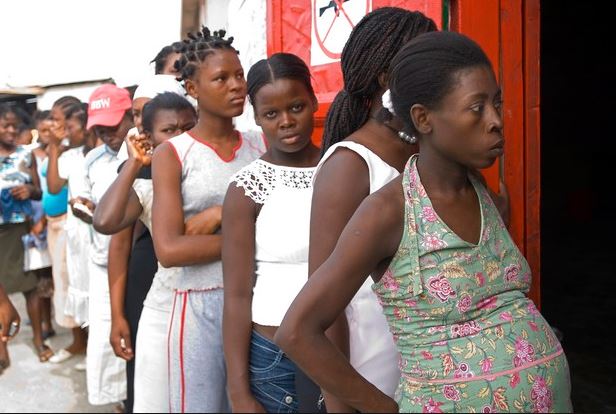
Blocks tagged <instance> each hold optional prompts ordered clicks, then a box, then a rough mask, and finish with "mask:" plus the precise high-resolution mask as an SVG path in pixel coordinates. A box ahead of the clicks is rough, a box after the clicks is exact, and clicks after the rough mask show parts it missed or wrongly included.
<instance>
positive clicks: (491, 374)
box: [373, 156, 572, 413]
mask: <svg viewBox="0 0 616 414" xmlns="http://www.w3.org/2000/svg"><path fill="white" fill-rule="evenodd" d="M416 161H417V156H413V157H411V159H410V160H409V162H408V164H407V166H406V168H405V170H404V178H403V188H404V194H405V200H406V202H405V227H404V234H403V237H402V241H401V243H400V247H399V249H398V252H397V253H396V255H395V257H394V259H393V261H392V263H391V265H390V266H389V269H388V270H387V271H386V272H385V274H384V275H383V277H382V279H381V280H380V281H379V283H376V284H375V285H374V286H373V289H374V291H375V292H376V293H377V295H378V296H379V300H380V301H381V304H382V306H383V311H384V313H385V316H386V317H387V320H388V323H389V326H390V330H391V332H392V334H393V336H394V340H395V342H396V346H397V348H398V351H399V352H400V362H399V363H400V370H401V371H402V377H401V379H400V384H399V386H398V391H397V397H398V404H399V406H400V411H401V412H433V413H440V412H499V411H507V412H512V411H514V412H515V411H517V412H570V411H571V410H572V407H571V401H570V382H569V367H568V364H567V359H566V358H565V355H564V354H563V350H562V348H561V345H560V343H559V342H558V339H556V337H555V335H554V332H553V331H552V329H551V328H550V326H549V325H548V323H547V322H546V321H545V319H543V317H542V316H541V314H540V313H539V312H538V310H537V308H536V307H535V305H534V304H533V302H532V301H531V300H529V299H528V298H527V297H526V295H525V293H526V292H528V289H529V287H530V282H531V274H530V268H529V266H528V263H527V262H526V260H525V259H524V257H523V256H522V253H521V252H520V251H519V250H518V248H517V247H516V245H515V244H514V243H513V240H512V239H511V236H510V235H509V233H508V232H507V229H506V228H505V226H504V224H503V222H502V220H501V218H500V216H499V214H498V211H497V210H496V207H495V206H494V204H493V203H492V200H491V199H490V196H489V194H488V192H487V190H486V189H485V187H484V186H483V185H481V184H480V183H478V182H477V181H476V180H474V179H473V178H472V177H471V178H470V179H471V181H472V183H473V186H474V187H475V191H476V192H477V194H478V197H479V202H480V206H481V221H482V229H481V237H480V240H479V243H478V244H477V245H474V244H471V243H469V242H466V241H464V240H462V239H461V238H460V237H458V236H457V235H456V234H455V233H454V232H452V231H451V230H450V229H449V228H448V227H447V225H446V224H445V223H444V222H443V221H442V220H441V219H440V218H439V217H438V215H437V214H436V212H435V211H434V209H433V207H432V204H431V202H430V199H429V198H428V196H427V194H426V191H425V189H424V187H423V186H422V184H421V181H420V179H419V174H418V172H417V168H416Z"/></svg>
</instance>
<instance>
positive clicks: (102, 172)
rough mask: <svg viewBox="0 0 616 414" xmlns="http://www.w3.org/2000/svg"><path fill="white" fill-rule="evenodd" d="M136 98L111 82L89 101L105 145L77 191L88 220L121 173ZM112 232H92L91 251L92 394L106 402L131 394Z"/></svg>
mask: <svg viewBox="0 0 616 414" xmlns="http://www.w3.org/2000/svg"><path fill="white" fill-rule="evenodd" d="M130 110H131V99H130V96H129V93H128V91H127V90H126V89H122V88H119V87H117V86H115V85H112V84H105V85H102V86H100V87H98V88H97V89H95V90H94V92H92V95H91V96H90V101H89V104H88V123H87V129H93V130H94V134H95V135H96V136H97V137H99V138H100V139H101V140H102V141H103V142H104V144H105V145H101V146H99V147H97V148H95V149H94V150H92V151H90V152H89V153H88V155H87V156H86V159H85V185H84V190H83V192H82V195H81V196H80V197H77V202H80V203H81V204H82V205H84V206H85V207H82V208H81V209H80V210H79V211H78V210H76V209H75V210H74V212H75V214H76V215H78V217H79V218H81V219H82V220H84V221H86V222H89V223H91V222H92V215H93V213H94V210H95V208H96V204H98V202H99V201H100V199H101V198H102V197H103V195H104V194H105V192H106V191H107V189H108V188H109V186H110V185H111V183H112V182H113V180H114V179H115V177H116V176H117V170H118V167H119V165H120V162H121V160H120V159H119V158H118V150H119V149H120V147H121V146H122V143H123V142H124V138H125V137H126V134H127V133H128V130H129V129H130V128H132V127H133V120H132V116H131V111H130ZM108 253H109V236H106V235H103V234H101V233H99V232H96V231H93V232H92V244H91V248H90V253H89V258H90V261H89V264H88V269H89V277H90V290H89V292H90V295H89V312H88V313H89V315H88V317H89V324H90V330H89V338H88V349H87V358H86V362H87V382H88V400H89V401H90V403H91V404H94V405H101V404H109V403H114V402H120V401H122V400H124V399H125V398H126V367H125V362H124V361H123V360H122V359H120V358H118V357H116V356H115V355H114V353H113V349H112V348H111V345H110V344H109V333H110V330H111V306H110V300H109V284H108V279H107V259H108Z"/></svg>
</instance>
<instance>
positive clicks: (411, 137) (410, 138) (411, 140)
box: [398, 131, 417, 144]
mask: <svg viewBox="0 0 616 414" xmlns="http://www.w3.org/2000/svg"><path fill="white" fill-rule="evenodd" d="M398 137H400V139H401V140H402V141H404V142H406V143H407V144H416V143H417V137H416V136H415V135H409V134H407V133H406V132H404V131H398Z"/></svg>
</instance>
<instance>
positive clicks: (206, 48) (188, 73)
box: [174, 26, 240, 81]
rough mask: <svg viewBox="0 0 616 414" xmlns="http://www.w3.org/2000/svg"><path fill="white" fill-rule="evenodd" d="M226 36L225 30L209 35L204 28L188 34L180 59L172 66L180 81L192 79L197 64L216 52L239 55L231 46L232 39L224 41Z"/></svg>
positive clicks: (208, 30) (208, 31) (207, 30)
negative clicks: (223, 51)
mask: <svg viewBox="0 0 616 414" xmlns="http://www.w3.org/2000/svg"><path fill="white" fill-rule="evenodd" d="M226 34H227V32H226V31H225V30H217V31H215V32H213V33H211V32H210V29H208V28H207V27H205V26H201V31H199V32H196V33H189V34H188V39H184V40H183V49H182V57H180V58H179V59H178V60H176V61H175V65H174V67H175V70H177V71H178V73H179V74H180V76H181V79H182V80H184V81H185V80H187V79H192V77H193V76H194V74H195V73H196V71H197V67H198V66H199V64H200V63H201V62H203V61H204V60H205V58H206V57H207V56H209V55H210V54H212V53H214V51H216V50H225V49H226V50H232V51H234V52H235V53H237V54H239V53H240V52H238V51H237V50H236V49H235V48H234V47H233V46H231V43H233V37H229V38H227V39H225V35H226Z"/></svg>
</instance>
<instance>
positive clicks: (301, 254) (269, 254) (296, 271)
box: [231, 159, 315, 326]
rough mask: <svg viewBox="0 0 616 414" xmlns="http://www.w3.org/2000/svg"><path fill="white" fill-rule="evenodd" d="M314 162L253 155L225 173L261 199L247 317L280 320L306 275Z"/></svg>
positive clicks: (249, 194)
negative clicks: (306, 164)
mask: <svg viewBox="0 0 616 414" xmlns="http://www.w3.org/2000/svg"><path fill="white" fill-rule="evenodd" d="M314 170H315V169H314V168H293V167H284V166H279V165H274V164H271V163H269V162H266V161H263V160H260V159H259V160H256V161H254V162H252V163H251V164H249V165H247V166H246V167H244V168H243V169H242V170H240V171H239V172H238V173H236V174H235V175H234V176H233V178H232V179H231V181H232V182H235V184H236V186H237V187H242V188H243V189H244V193H245V194H246V196H247V197H250V198H251V199H252V200H253V201H254V202H255V203H257V204H261V205H262V207H261V211H260V212H259V216H258V217H257V221H256V224H255V262H256V283H255V286H254V288H253V297H252V320H253V322H255V323H258V324H259V325H265V326H280V323H281V322H282V318H283V317H284V315H285V313H286V312H287V309H289V306H291V302H293V299H295V297H296V296H297V294H298V293H299V291H300V290H301V288H302V287H303V286H304V284H305V283H306V281H307V280H308V242H309V235H310V206H311V203H312V176H313V174H314Z"/></svg>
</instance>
